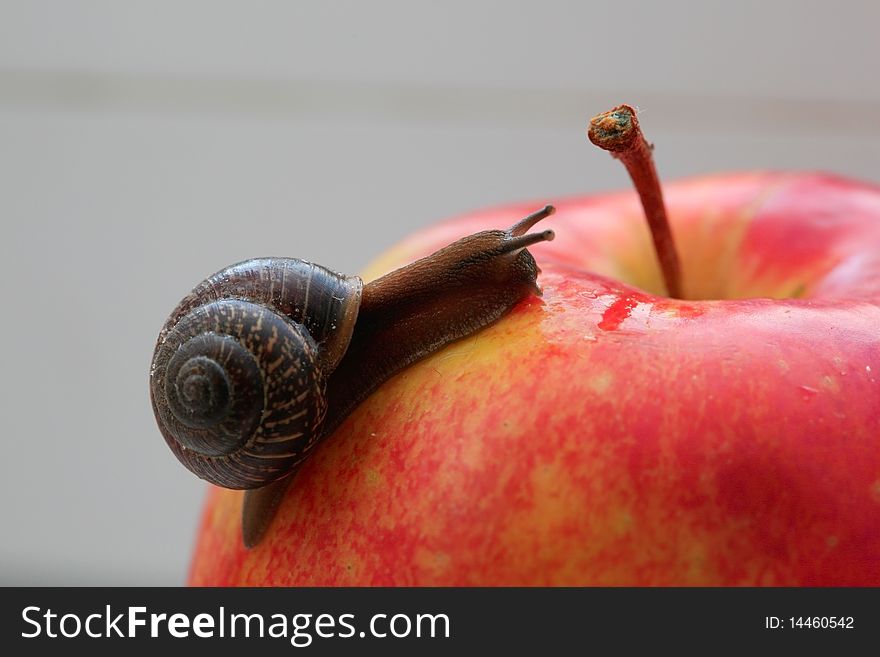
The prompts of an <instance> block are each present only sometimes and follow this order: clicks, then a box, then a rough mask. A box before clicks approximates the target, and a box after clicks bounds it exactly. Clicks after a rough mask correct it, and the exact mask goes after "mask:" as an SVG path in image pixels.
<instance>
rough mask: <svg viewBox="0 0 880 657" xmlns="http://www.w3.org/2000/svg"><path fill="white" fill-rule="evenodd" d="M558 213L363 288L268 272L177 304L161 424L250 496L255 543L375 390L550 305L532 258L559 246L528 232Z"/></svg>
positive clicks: (222, 481)
mask: <svg viewBox="0 0 880 657" xmlns="http://www.w3.org/2000/svg"><path fill="white" fill-rule="evenodd" d="M552 212H553V208H552V207H551V206H547V207H545V208H543V209H542V210H540V211H538V212H536V213H534V214H532V215H529V216H528V217H526V218H525V219H523V220H522V221H520V222H518V223H516V224H514V225H513V226H511V227H510V228H509V229H507V230H489V231H482V232H480V233H476V234H474V235H470V236H468V237H465V238H462V239H460V240H458V241H456V242H454V243H453V244H450V245H449V246H447V247H445V248H444V249H441V250H440V251H437V252H436V253H434V254H432V255H430V256H428V257H426V258H423V259H421V260H418V261H416V262H414V263H412V264H410V265H407V266H405V267H402V268H401V269H398V270H396V271H393V272H391V273H389V274H387V275H386V276H383V277H382V278H380V279H377V280H376V281H373V282H371V283H369V284H366V285H364V283H363V282H362V281H361V279H360V278H358V277H357V276H344V275H340V274H336V273H334V272H332V271H330V270H328V269H326V268H324V267H321V266H319V265H315V264H312V263H309V262H306V261H303V260H296V259H292V258H259V259H255V260H249V261H246V262H242V263H239V264H236V265H232V266H230V267H227V268H225V269H223V270H221V271H219V272H217V273H216V274H214V275H213V276H210V277H209V278H208V279H206V280H205V281H203V282H202V283H200V284H199V285H198V286H196V287H195V288H194V289H193V291H192V292H191V293H190V294H189V295H187V296H186V297H185V298H184V299H183V300H182V301H181V302H180V303H179V304H178V306H177V308H175V310H174V311H173V312H172V313H171V316H170V317H169V318H168V320H167V321H166V323H165V325H164V326H163V327H162V330H161V331H160V333H159V338H158V341H157V344H156V349H155V351H154V355H153V362H152V367H151V372H150V392H151V399H152V404H153V410H154V413H155V416H156V420H157V423H158V425H159V428H160V431H161V432H162V435H163V437H164V438H165V441H166V443H167V444H168V446H169V447H170V448H171V450H172V452H173V453H174V454H175V456H177V458H178V459H179V460H180V461H181V462H182V463H183V464H184V465H185V466H186V467H187V468H189V469H190V470H191V471H192V472H194V473H195V474H196V475H198V476H199V477H201V478H203V479H205V480H207V481H210V482H211V483H214V484H216V485H219V486H223V487H226V488H237V489H250V490H249V495H248V497H246V500H245V515H244V524H245V530H246V531H245V542H246V543H249V544H253V543H254V542H255V540H256V539H258V537H259V534H261V533H262V531H263V530H264V529H265V527H266V526H267V524H268V521H269V520H271V516H272V515H273V513H274V509H275V507H276V506H277V503H278V499H279V495H280V492H283V490H284V488H286V482H284V478H285V477H287V476H288V475H290V474H291V473H292V472H293V471H294V470H295V468H296V466H297V464H298V463H300V462H301V461H302V460H303V459H304V458H306V457H307V455H308V453H309V451H310V450H311V449H312V448H313V447H314V446H315V445H316V444H318V443H319V442H320V441H321V440H322V439H323V438H325V437H327V436H328V435H330V434H331V433H332V432H333V431H334V430H335V429H336V428H337V427H338V426H339V425H340V424H341V423H342V421H343V420H344V419H345V418H346V417H347V416H348V415H349V414H350V413H351V412H352V411H353V410H354V409H355V408H356V407H357V405H358V404H360V403H361V402H362V401H363V400H364V399H366V397H367V396H369V394H370V393H371V392H373V391H374V390H375V389H376V388H377V387H378V386H379V385H381V384H382V383H383V382H384V381H385V380H387V379H388V378H390V377H391V376H392V375H394V374H395V373H396V372H398V371H400V370H401V369H403V368H405V367H406V366H408V365H410V364H411V363H414V362H415V361H417V360H420V359H421V358H423V357H425V356H427V355H428V354H430V353H432V352H434V351H436V350H438V349H440V348H441V347H443V346H444V345H446V344H449V343H450V342H453V341H455V340H457V339H460V338H462V337H464V336H467V335H470V334H472V333H474V332H476V331H478V330H480V329H481V328H483V327H485V326H487V325H489V324H491V323H492V322H494V321H496V320H497V319H499V318H500V317H501V316H502V315H504V314H505V313H506V312H507V311H508V310H510V309H511V308H512V307H513V306H514V305H516V303H518V302H519V301H520V300H522V299H523V298H525V297H526V296H528V295H530V294H535V293H537V294H540V289H539V288H538V286H537V283H536V278H537V274H538V267H537V265H536V263H535V260H534V258H533V257H532V255H531V254H530V253H529V252H528V251H527V250H526V247H527V246H529V245H531V244H535V243H537V242H541V241H545V240H550V239H552V238H553V232H552V231H549V230H547V231H543V232H540V233H530V234H527V231H528V230H529V228H531V227H532V226H533V225H534V224H535V223H537V222H538V221H539V220H541V219H543V218H544V217H547V216H548V215H550V214H552ZM249 516H251V517H249ZM248 527H251V529H250V530H249V529H248ZM249 534H250V539H249V538H248V535H249Z"/></svg>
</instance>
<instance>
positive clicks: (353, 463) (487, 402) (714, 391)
mask: <svg viewBox="0 0 880 657" xmlns="http://www.w3.org/2000/svg"><path fill="white" fill-rule="evenodd" d="M664 189H665V193H666V198H667V205H668V208H669V213H670V221H671V223H672V228H673V231H674V233H675V235H676V238H677V240H678V245H679V252H680V254H681V257H682V266H683V272H684V282H685V291H686V296H687V297H689V298H702V299H718V300H714V301H711V300H710V301H680V300H671V299H668V298H664V297H663V296H660V295H659V293H660V292H661V290H660V287H659V286H660V285H661V280H662V279H661V277H660V275H659V272H658V270H657V266H656V263H655V258H654V256H653V253H652V251H651V244H650V238H649V236H648V233H647V229H646V227H645V225H644V220H643V219H642V216H641V211H640V207H639V205H638V201H637V199H636V197H635V195H634V194H633V193H620V194H613V195H606V196H597V197H584V198H573V199H569V200H562V201H559V202H558V203H555V204H556V207H557V214H556V215H554V216H553V217H551V218H550V219H548V220H547V221H546V225H547V226H548V227H552V228H554V230H555V231H556V234H557V239H556V241H554V242H552V243H546V244H540V245H537V246H535V247H532V248H531V251H532V253H533V254H534V256H535V259H536V260H537V262H538V264H539V265H540V267H541V269H542V274H541V276H540V278H539V283H540V284H541V286H542V287H543V290H544V295H543V297H541V298H538V297H532V298H529V299H526V300H524V301H523V302H522V303H521V304H519V305H518V306H517V307H516V308H515V309H514V310H513V311H512V312H511V313H510V314H509V315H508V316H506V317H505V318H504V319H503V320H501V321H499V322H498V323H496V324H495V325H493V326H491V327H490V328H488V329H485V330H483V331H481V332H480V333H478V334H477V335H475V336H472V337H470V338H467V339H464V340H462V341H460V342H458V343H456V344H454V345H451V346H449V347H447V348H445V349H443V350H442V351H440V352H439V353H437V354H435V355H433V356H431V357H429V358H427V359H426V360H424V361H422V362H420V363H418V364H416V365H415V366H412V367H410V368H409V369H407V370H406V371H404V372H402V373H400V374H399V375H397V376H396V377H394V378H393V379H391V380H390V381H388V382H387V383H386V384H385V385H383V386H382V387H381V388H380V389H379V390H378V392H376V393H375V394H374V395H373V396H371V397H370V399H368V400H367V401H366V402H365V403H364V404H363V405H362V406H361V407H360V408H358V409H357V410H356V411H355V413H354V414H353V415H352V416H350V417H349V418H348V419H347V421H346V422H345V423H344V424H343V425H342V426H341V427H340V429H339V430H338V431H337V432H336V433H335V434H334V435H333V436H332V437H330V438H329V439H328V440H327V441H325V442H324V443H323V444H322V445H320V446H319V447H318V448H316V450H315V452H314V454H313V455H312V457H311V458H310V459H309V460H308V461H307V462H306V463H305V465H304V466H303V468H302V469H301V471H300V473H299V475H298V476H297V478H296V479H295V481H294V483H293V484H292V486H291V487H290V489H289V490H288V493H287V496H286V497H285V499H284V501H283V503H282V506H281V509H280V512H279V514H278V516H277V517H276V519H275V522H274V524H273V525H272V527H271V529H270V531H269V533H268V534H267V536H266V537H265V539H264V540H263V542H262V543H261V544H260V545H259V546H257V547H256V548H255V549H253V550H246V549H244V548H243V547H242V541H241V529H240V505H241V493H240V492H233V491H227V490H222V489H219V488H212V489H211V490H210V493H209V495H208V498H207V501H206V505H205V508H204V514H203V519H202V522H201V527H200V529H199V532H198V537H197V545H196V548H195V552H194V556H193V562H192V568H191V572H190V578H189V582H190V584H193V585H224V586H228V585H275V586H278V585H284V586H287V585H296V586H298V585H431V586H433V585H490V586H491V585H685V586H689V585H793V586H798V585H872V586H877V585H880V188H877V187H875V186H870V185H867V184H864V183H859V182H854V181H849V180H844V179H841V178H836V177H833V176H827V175H822V174H806V173H743V174H729V175H723V176H715V177H707V178H700V179H693V180H687V181H682V182H677V183H673V184H669V185H667V186H665V188H664ZM542 204H543V201H541V202H538V203H528V204H519V205H514V206H508V207H503V208H495V209H492V210H488V211H484V212H480V213H476V214H472V215H469V216H465V217H461V218H459V219H457V220H455V221H451V222H448V223H445V224H441V225H439V226H436V227H433V228H430V229H428V230H426V231H423V232H421V233H419V234H417V235H415V236H413V237H411V238H410V239H408V240H406V241H405V242H404V243H403V244H401V245H400V246H398V247H396V248H395V249H393V250H391V251H390V252H389V253H388V254H386V256H385V257H383V258H382V259H381V260H379V261H378V262H377V263H376V264H375V265H374V266H373V267H371V268H370V270H369V273H368V274H367V277H368V278H371V277H374V276H376V275H378V274H381V273H382V272H384V271H388V270H390V269H392V268H394V267H396V266H399V265H400V264H403V263H405V262H407V261H410V260H412V259H414V258H416V257H419V256H422V255H425V254H427V253H429V252H431V251H433V250H435V249H437V248H439V247H441V246H444V245H445V244H448V243H449V242H451V241H452V240H454V239H456V238H458V237H460V236H462V235H465V234H468V233H471V232H474V231H476V230H480V229H483V228H489V227H491V228H498V227H503V226H507V225H509V224H510V223H512V222H513V221H514V220H516V219H517V218H519V217H521V216H524V215H525V214H526V213H527V212H529V211H531V210H533V209H535V207H539V206H540V205H542ZM620 280H625V281H627V283H628V284H627V283H622V282H618V281H620ZM790 296H797V297H798V298H791V299H785V298H784V297H790ZM773 297H776V298H773Z"/></svg>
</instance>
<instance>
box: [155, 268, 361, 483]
mask: <svg viewBox="0 0 880 657" xmlns="http://www.w3.org/2000/svg"><path fill="white" fill-rule="evenodd" d="M361 286H362V283H361V282H360V279H357V278H348V277H342V276H339V275H337V274H334V273H333V272H330V271H328V270H326V269H324V268H321V267H317V266H316V265H312V264H310V263H305V262H303V261H299V260H290V259H261V260H254V261H249V262H247V263H241V264H239V265H234V266H233V267H230V268H228V269H226V270H223V271H221V272H218V273H217V274H215V275H214V276H212V277H211V278H209V279H207V280H206V281H205V282H204V283H202V284H201V285H200V286H198V287H197V288H196V289H195V290H193V292H192V293H191V294H190V295H189V296H188V297H187V298H185V299H184V300H183V301H182V302H181V304H180V305H179V306H178V308H177V309H176V310H175V312H174V313H172V316H171V317H170V318H169V320H168V322H167V323H166V325H165V327H163V329H162V332H161V333H160V336H159V342H158V344H157V346H156V351H155V353H154V356H153V365H152V368H151V376H150V383H151V385H150V390H151V397H152V402H153V410H154V412H155V415H156V419H157V421H158V424H159V428H160V430H161V432H162V435H163V436H164V438H165V441H166V443H167V444H168V446H169V447H170V448H171V450H172V452H173V453H174V454H175V455H176V456H177V458H178V459H179V460H180V461H181V462H182V463H183V464H184V465H185V466H186V467H187V468H189V469H190V470H191V471H193V472H194V473H195V474H197V475H198V476H199V477H201V478H203V479H206V480H208V481H210V482H212V483H214V484H216V485H219V486H224V487H226V488H258V487H261V486H264V485H266V484H267V483H270V482H272V481H274V480H276V479H279V478H281V477H283V476H284V475H285V474H287V473H288V472H290V470H291V468H292V467H293V465H295V464H296V463H297V462H298V461H299V460H301V459H302V458H303V457H304V456H305V453H306V452H307V451H308V449H309V448H310V447H312V446H313V445H314V444H315V443H316V442H317V441H318V440H319V439H320V437H321V427H322V426H323V422H324V416H325V414H326V410H327V404H326V394H325V388H326V380H327V376H328V374H329V371H331V370H332V368H333V367H334V366H335V364H336V362H337V361H338V359H339V358H341V354H342V353H344V346H345V345H342V346H340V344H339V343H340V342H344V343H346V344H347V341H348V340H349V339H350V334H351V325H353V323H354V319H355V318H356V313H357V305H358V304H359V299H360V291H361V289H362V287H361Z"/></svg>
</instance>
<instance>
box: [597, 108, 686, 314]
mask: <svg viewBox="0 0 880 657" xmlns="http://www.w3.org/2000/svg"><path fill="white" fill-rule="evenodd" d="M587 136H588V137H589V138H590V141H591V142H593V143H594V144H595V145H596V146H598V147H599V148H602V149H605V150H606V151H609V152H610V153H611V155H613V156H614V157H616V158H617V159H618V160H620V161H621V162H623V166H625V167H626V170H627V173H629V177H630V178H631V179H632V181H633V185H635V188H636V191H637V192H638V194H639V199H641V202H642V208H643V209H644V211H645V218H646V219H647V220H648V226H649V227H650V229H651V237H652V238H653V240H654V250H655V251H656V253H657V259H658V260H659V261H660V269H661V270H662V272H663V280H664V281H665V283H666V291H667V293H668V294H669V296H670V297H674V298H681V267H680V265H679V260H678V253H677V252H676V250H675V240H673V238H672V231H671V230H670V228H669V220H668V218H667V216H666V206H665V205H664V204H663V192H662V191H661V189H660V179H659V178H658V177H657V167H656V166H654V157H653V156H652V155H651V150H652V149H653V147H652V146H651V144H649V143H648V142H647V141H646V140H645V136H644V135H643V134H642V129H641V128H640V127H639V120H638V118H636V111H635V110H634V109H633V108H632V107H630V106H629V105H619V106H618V107H615V108H614V109H612V110H609V111H607V112H603V113H602V114H597V115H596V116H594V117H593V118H592V119H590V126H589V128H588V129H587Z"/></svg>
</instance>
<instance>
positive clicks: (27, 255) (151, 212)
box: [0, 0, 880, 584]
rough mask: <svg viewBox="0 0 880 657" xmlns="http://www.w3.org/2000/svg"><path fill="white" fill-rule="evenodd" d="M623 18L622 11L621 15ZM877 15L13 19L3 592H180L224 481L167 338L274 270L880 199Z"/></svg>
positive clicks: (496, 11)
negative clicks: (849, 198) (599, 223)
mask: <svg viewBox="0 0 880 657" xmlns="http://www.w3.org/2000/svg"><path fill="white" fill-rule="evenodd" d="M612 10H613V11H614V12H615V13H614V14H612V13H611V12H612ZM878 26H880V3H877V2H873V1H869V0H865V1H864V2H833V3H832V2H827V3H815V2H767V1H764V2H754V3H753V2H735V3H733V2H723V3H715V2H699V3H697V2H694V3H684V2H679V1H670V0H665V1H664V2H657V3H650V4H647V3H645V4H640V3H636V2H628V3H607V2H548V1H546V0H545V1H543V2H536V3H530V4H525V3H513V2H473V1H468V2H443V3H435V5H434V6H428V5H426V4H421V3H416V2H399V3H398V2H388V1H376V0H373V1H372V2H349V3H331V2H302V1H298V2H266V1H263V2H255V1H250V2H239V3H231V2H216V1H208V0H203V1H195V2H180V1H179V0H174V1H162V2H160V1H156V0H152V1H150V2H137V3H133V2H118V1H116V0H105V1H94V2H63V1H59V2H45V1H34V0H23V1H21V2H10V1H2V2H0V221H2V237H0V251H2V252H0V267H2V276H0V285H2V294H3V299H2V301H3V307H4V311H3V312H2V322H0V332H2V333H0V337H2V343H0V344H2V349H3V359H2V377H0V386H2V389H0V410H2V418H3V424H2V427H3V434H2V440H3V451H2V459H0V481H2V484H0V485H2V492H3V496H4V499H5V500H6V504H5V505H4V507H3V525H2V541H0V584H74V583H80V584H178V583H182V582H183V581H184V578H185V574H186V569H187V566H188V561H189V553H190V550H191V546H192V541H193V535H194V530H195V526H196V521H197V517H198V512H199V507H200V504H201V500H202V498H203V495H204V491H205V487H204V485H203V484H202V483H201V482H199V481H198V480H196V479H195V478H194V477H192V476H191V475H190V474H189V473H188V472H186V471H185V470H184V469H183V468H182V467H181V466H179V465H178V464H177V462H176V461H175V460H174V459H173V457H172V455H171V453H170V452H169V451H168V450H167V448H166V447H165V445H164V444H163V442H162V440H161V438H160V437H159V434H158V432H157V429H156V428H155V425H154V421H153V417H152V413H151V410H150V407H149V401H148V394H147V371H148V367H149V361H150V356H151V352H152V348H153V344H154V340H155V337H156V333H157V331H158V329H159V327H160V325H161V324H162V322H163V320H164V318H165V316H166V314H167V313H168V312H169V311H170V310H171V308H172V307H173V306H174V304H175V303H176V302H177V301H178V300H179V298H180V297H181V296H182V295H183V294H184V293H185V292H186V291H187V290H188V289H189V287H191V286H192V285H193V284H195V283H196V282H198V281H199V280H200V279H201V278H203V277H204V276H205V275H206V274H208V273H211V272H212V271H214V270H216V269H218V268H220V267H221V266H223V265H225V264H228V263H230V262H233V261H237V260H241V259H243V258H246V257H251V256H256V255H268V254H271V255H289V256H299V257H303V258H308V259H310V260H314V261H316V262H321V263H322V264H325V265H327V266H329V267H332V268H335V269H338V270H341V271H345V272H356V271H358V270H359V269H360V268H362V267H363V266H364V265H365V264H366V263H367V262H368V261H369V260H370V259H371V258H372V257H374V256H376V255H377V254H378V253H380V252H381V251H382V250H384V249H385V248H387V247H388V246H389V245H391V244H392V243H394V242H395V241H397V240H398V239H400V238H401V237H402V236H404V235H406V234H407V233H410V232H412V231H413V230H415V229H417V228H418V227H420V226H424V225H427V224H429V223H431V222H434V221H437V220H439V219H441V218H443V217H446V216H449V215H452V214H456V213H459V212H463V211H466V210H469V209H473V208H476V207H480V206H486V205H490V204H494V203H498V202H505V201H512V200H520V199H540V200H541V201H544V200H553V199H554V198H557V197H559V196H562V195H568V194H576V193H583V192H592V191H597V190H603V189H608V188H615V187H621V186H623V185H626V184H627V180H626V178H625V174H624V173H623V171H622V169H620V168H619V166H618V165H617V164H616V163H613V162H612V161H611V160H610V158H608V156H607V155H605V154H603V153H599V152H598V151H596V150H594V149H593V148H592V147H591V146H589V145H588V144H587V142H586V139H585V138H584V136H583V128H584V126H585V124H586V120H587V118H588V117H589V116H590V115H592V114H594V113H596V112H598V111H602V110H605V109H608V108H610V107H611V106H613V105H615V104H617V103H619V102H623V101H626V102H629V103H631V104H634V105H637V106H638V107H639V108H640V110H641V112H642V114H641V120H642V124H643V126H644V127H645V128H646V130H647V131H648V135H649V138H650V139H652V140H653V141H655V142H656V144H657V151H656V152H657V155H658V160H659V167H660V170H661V173H662V175H663V176H664V177H667V178H673V177H678V176H683V175H688V174H695V173H700V172H707V171H716V170H722V169H746V168H756V167H758V168H763V167H774V168H782V167H792V168H807V169H809V168H823V169H830V170H834V171H837V172H840V173H844V174H851V175H855V176H859V177H864V178H869V179H870V178H873V179H875V180H877V179H878V178H880V168H878V165H880V148H878V147H880V84H878V83H877V80H878V71H877V68H878V63H880V39H878V38H877V29H878Z"/></svg>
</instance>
